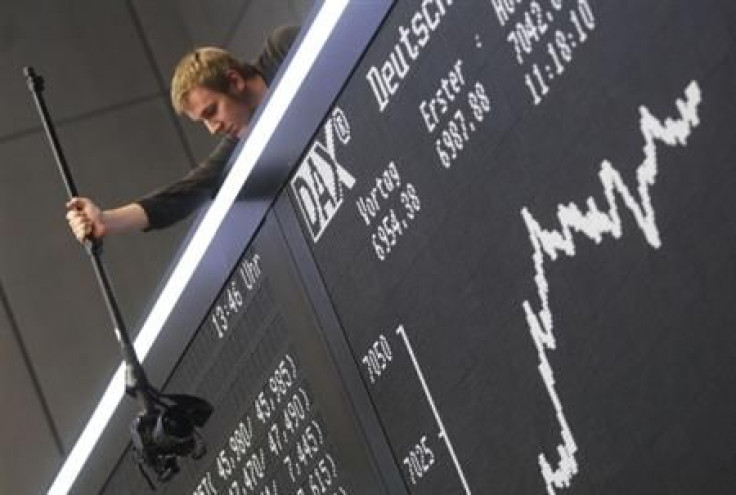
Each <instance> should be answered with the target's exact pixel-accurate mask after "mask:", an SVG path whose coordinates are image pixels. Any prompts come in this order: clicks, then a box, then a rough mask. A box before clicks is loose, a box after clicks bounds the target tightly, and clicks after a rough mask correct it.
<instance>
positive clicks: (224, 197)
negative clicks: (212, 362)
mask: <svg viewBox="0 0 736 495" xmlns="http://www.w3.org/2000/svg"><path fill="white" fill-rule="evenodd" d="M347 3H348V0H326V1H325V2H324V4H323V5H322V8H321V9H320V11H319V12H318V13H317V16H316V17H315V19H314V22H313V23H312V24H311V26H310V27H309V31H307V34H306V35H305V37H304V40H303V41H302V43H301V45H299V48H298V49H297V52H296V53H295V54H294V57H293V58H292V60H291V63H290V64H289V65H288V67H287V68H286V72H285V73H284V74H283V76H282V77H281V80H280V82H279V84H278V86H277V87H276V88H275V89H274V92H273V94H272V95H271V96H270V100H269V102H268V105H267V106H266V107H265V108H264V109H263V112H262V114H261V116H260V118H259V119H258V122H256V124H255V126H254V127H253V128H252V130H251V133H250V135H249V137H248V139H247V140H246V142H245V144H244V146H243V149H242V150H241V152H240V154H239V155H238V158H237V159H236V161H235V163H234V165H233V167H232V169H231V171H230V173H229V174H228V176H227V178H226V179H225V181H224V183H223V184H222V187H221V188H220V191H219V193H218V194H217V197H215V200H214V201H213V203H212V205H211V206H210V208H209V210H208V211H207V213H206V214H205V216H204V218H203V219H202V221H201V222H200V224H199V226H198V227H197V230H196V231H195V233H194V235H193V236H192V239H191V242H190V243H189V244H188V245H187V247H186V249H185V250H184V253H183V254H182V256H181V258H180V260H179V262H178V263H177V265H176V267H175V268H174V271H173V272H172V274H171V276H170V277H169V280H168V281H167V282H166V285H165V286H164V289H163V290H162V291H161V296H160V297H159V298H158V300H157V301H156V304H155V305H154V307H153V309H152V310H151V312H150V313H149V315H148V318H146V321H145V322H144V323H143V327H142V328H141V330H140V333H139V334H138V337H137V338H136V340H135V349H136V353H137V354H138V357H139V359H140V360H141V361H143V359H145V357H146V355H147V354H148V351H149V350H150V349H151V347H152V346H153V344H154V342H155V341H156V338H157V337H158V335H159V333H160V332H161V328H162V327H163V325H164V323H165V322H166V320H167V319H168V317H169V315H170V314H171V311H172V310H173V308H174V305H175V304H176V302H177V301H178V300H179V297H180V296H181V294H182V292H183V291H184V288H185V287H186V285H187V283H189V279H190V278H191V277H192V274H193V273H194V270H195V269H196V268H197V266H198V265H199V262H200V261H201V259H202V257H203V256H204V253H205V252H206V251H207V247H208V246H209V245H210V242H211V241H212V239H213V237H214V236H215V233H216V232H217V229H218V228H219V227H220V224H221V223H222V221H223V219H224V218H225V215H226V214H227V212H228V211H229V210H230V207H231V206H232V204H233V202H234V201H235V198H236V197H237V195H238V193H239V192H240V190H241V188H242V187H243V184H244V183H245V181H246V179H247V178H248V176H249V175H250V173H251V170H253V166H254V165H255V164H256V162H257V161H258V159H259V158H260V156H261V153H262V152H263V149H264V148H265V146H266V144H267V143H268V141H269V139H270V138H271V135H272V134H273V132H274V130H275V129H276V127H277V126H278V124H279V122H281V118H282V117H283V116H284V113H285V112H286V109H287V108H288V107H289V105H290V104H291V101H292V99H293V98H294V96H295V95H296V93H297V91H298V90H299V88H300V86H301V83H302V81H304V80H305V79H306V77H307V74H308V73H309V71H310V69H311V68H312V65H313V64H314V61H315V60H316V58H317V55H319V53H320V51H321V50H322V47H323V46H324V44H325V42H326V41H327V38H329V36H330V34H331V33H332V30H333V29H334V27H335V25H336V24H337V22H338V21H339V19H340V17H341V16H342V13H343V11H344V10H345V7H346V6H347ZM124 393H125V384H124V364H121V365H120V367H119V368H118V370H117V371H116V372H115V374H114V375H113V377H112V379H111V380H110V383H109V384H108V386H107V389H106V390H105V393H104V394H103V396H102V399H101V400H100V402H99V404H97V407H96V408H95V411H94V413H92V416H91V417H90V419H89V421H88V423H87V425H86V426H85V428H84V430H83V431H82V434H81V435H80V436H79V438H78V439H77V442H76V443H75V444H74V448H72V451H71V452H70V453H69V455H68V456H67V458H66V460H65V461H64V465H63V466H62V467H61V469H60V470H59V472H58V473H57V474H56V478H55V479H54V482H53V484H52V485H51V487H50V488H49V491H48V494H49V495H61V494H66V493H68V492H69V490H70V489H71V487H72V485H73V484H74V481H75V480H76V479H77V476H79V473H80V472H81V470H82V468H83V467H84V464H85V463H86V462H87V459H88V458H89V455H90V454H91V453H92V449H93V448H94V446H95V445H96V444H97V441H98V440H99V438H100V436H101V435H102V432H103V431H104V429H105V428H106V427H107V424H108V422H109V421H110V418H111V417H112V415H113V413H114V412H115V409H117V407H118V405H119V403H120V400H121V399H122V397H123V395H124Z"/></svg>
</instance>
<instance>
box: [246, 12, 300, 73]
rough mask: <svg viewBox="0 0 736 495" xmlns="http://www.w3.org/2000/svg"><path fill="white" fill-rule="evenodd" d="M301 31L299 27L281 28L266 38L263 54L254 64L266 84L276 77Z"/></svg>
mask: <svg viewBox="0 0 736 495" xmlns="http://www.w3.org/2000/svg"><path fill="white" fill-rule="evenodd" d="M299 29H300V27H299V26H279V27H277V28H276V29H274V30H273V31H271V34H269V35H268V37H267V38H266V41H265V42H264V43H263V49H262V50H261V54H260V55H259V56H258V60H257V61H256V63H255V64H254V65H255V66H256V68H257V69H258V70H259V71H260V72H261V74H262V75H263V77H264V79H265V80H266V84H270V83H271V81H272V80H273V78H274V77H275V75H276V72H278V70H279V67H281V63H282V62H283V61H284V59H285V58H286V55H287V54H288V53H289V50H290V49H291V46H292V45H293V44H294V41H295V40H296V37H297V36H298V35H299Z"/></svg>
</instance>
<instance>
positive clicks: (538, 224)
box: [104, 0, 736, 495]
mask: <svg viewBox="0 0 736 495" xmlns="http://www.w3.org/2000/svg"><path fill="white" fill-rule="evenodd" d="M732 3H733V2H732V1H731V0H702V1H698V2H693V1H686V0H680V1H674V0H673V1H654V0H649V1H642V0H630V1H613V2H604V1H599V0H530V1H526V0H462V1H460V0H454V1H451V0H421V1H420V0H412V1H410V0H406V1H401V2H395V4H394V6H393V7H392V8H391V11H390V13H389V15H388V17H387V19H386V20H385V21H384V22H383V24H382V25H381V26H380V28H379V29H378V30H377V32H376V34H375V37H374V39H373V41H372V43H371V44H370V46H369V47H368V48H367V50H366V51H365V52H364V54H363V57H362V59H361V60H360V62H359V63H358V64H357V66H356V67H355V68H354V71H353V73H352V76H351V77H350V79H349V81H348V82H347V84H346V86H345V87H344V89H343V90H342V92H341V94H340V96H339V97H338V99H337V101H336V102H335V103H334V105H333V106H332V108H331V109H330V110H329V112H328V114H327V117H326V118H325V119H324V121H323V122H322V124H321V125H320V127H319V128H318V129H317V130H316V133H315V136H314V138H313V140H312V142H311V143H310V144H309V145H308V146H307V147H306V148H305V149H304V153H303V155H302V157H301V159H300V160H299V161H298V163H297V164H296V166H295V168H294V171H293V174H292V176H291V179H290V180H289V182H288V184H287V185H286V189H285V190H284V192H283V194H282V195H281V196H280V198H279V199H278V201H277V203H276V206H275V207H274V208H273V209H272V210H271V211H270V213H269V214H268V216H267V218H266V220H265V222H264V224H263V225H262V227H261V229H260V231H259V232H258V234H257V235H256V236H255V238H254V239H253V241H252V242H251V243H250V244H249V247H248V248H247V249H246V251H245V253H244V254H243V255H242V256H241V257H240V260H239V261H238V263H237V265H236V266H235V268H234V269H233V271H232V274H231V275H230V277H229V278H228V280H227V282H226V283H225V284H224V285H223V286H222V290H221V291H220V292H219V294H218V295H217V296H216V297H215V296H214V295H213V296H212V298H211V299H209V300H212V299H214V300H215V302H214V304H213V305H212V307H211V308H210V309H209V311H208V312H207V313H206V314H205V315H203V316H202V317H201V324H200V325H199V330H198V331H197V332H196V334H194V337H193V340H192V341H191V342H190V344H189V346H188V347H187V349H186V351H185V353H184V354H183V355H182V356H181V359H180V360H179V363H178V364H177V366H176V368H175V369H174V370H173V372H172V374H171V378H170V380H169V382H168V383H167V385H166V389H167V390H171V391H179V392H186V393H193V394H197V395H200V396H202V397H204V398H206V399H208V400H210V401H211V402H212V403H213V404H214V406H215V413H214V415H213V417H212V419H211V420H210V422H209V423H208V424H207V426H206V427H205V429H204V430H203V435H204V437H205V439H206V441H207V444H208V446H209V451H208V454H207V455H206V456H205V458H204V459H202V460H199V461H192V460H186V461H184V462H183V463H182V472H181V473H180V474H179V475H178V476H177V477H176V478H174V480H173V481H172V482H171V483H169V484H167V485H164V486H162V487H160V489H159V491H158V492H157V493H171V494H190V493H191V494H193V495H213V494H233V495H234V494H238V495H250V494H257V495H277V494H278V495H284V494H297V495H348V494H367V495H375V494H382V493H391V494H394V493H396V494H399V493H402V494H403V493H412V494H437V495H446V494H470V493H475V494H484V495H485V494H542V493H548V494H561V493H570V494H585V495H588V494H592V493H596V494H612V495H614V494H615V495H618V494H622V493H626V494H646V495H651V494H723V493H736V469H734V466H736V393H734V384H736V359H734V356H736V332H734V328H736V304H734V303H733V300H734V287H736V255H734V248H735V247H736V229H734V228H733V227H732V225H733V223H734V222H733V221H732V218H731V217H732V215H733V212H734V211H736V196H734V194H733V193H732V191H733V190H734V187H735V186H736V173H734V169H733V164H734V162H735V161H736V140H735V139H734V138H733V132H734V131H733V130H734V129H736V105H734V87H735V86H734V81H736V27H735V26H736V22H735V21H736V7H734V6H733V5H732ZM287 124H288V123H287ZM312 127H313V126H312ZM310 133H311V128H310ZM300 149H301V148H300ZM247 192H248V191H247V188H246V195H247ZM260 199H261V200H263V198H260ZM259 218H260V217H259ZM233 249H234V248H233ZM240 250H241V248H238V249H237V251H235V254H236V255H237V253H239V252H240ZM199 320H200V318H199V317H198V318H197V321H199ZM148 492H149V489H148V487H147V486H146V484H145V482H144V480H143V478H142V477H140V476H139V474H138V473H137V470H136V468H135V466H134V465H133V464H132V463H131V462H129V461H128V460H127V459H126V458H123V459H121V462H120V463H119V464H118V467H117V468H116V470H115V471H114V472H113V473H112V474H111V476H110V478H109V480H108V482H107V485H106V486H105V489H104V493H106V494H117V493H136V494H138V493H148Z"/></svg>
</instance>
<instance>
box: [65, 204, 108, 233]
mask: <svg viewBox="0 0 736 495" xmlns="http://www.w3.org/2000/svg"><path fill="white" fill-rule="evenodd" d="M66 209H67V213H66V220H67V222H69V228H70V229H71V231H72V233H73V234H74V237H76V238H77V240H78V241H79V242H84V240H85V239H87V238H90V239H102V237H104V235H105V230H106V228H105V222H104V219H103V215H102V210H100V208H99V207H98V206H97V205H96V204H94V203H93V202H92V200H90V199H88V198H72V199H71V200H70V201H69V202H68V203H67V204H66Z"/></svg>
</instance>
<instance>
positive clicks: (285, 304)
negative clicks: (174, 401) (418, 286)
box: [103, 215, 383, 495]
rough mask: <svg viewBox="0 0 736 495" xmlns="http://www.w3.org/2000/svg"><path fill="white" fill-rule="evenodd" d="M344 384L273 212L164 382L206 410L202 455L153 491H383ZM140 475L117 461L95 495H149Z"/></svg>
mask: <svg viewBox="0 0 736 495" xmlns="http://www.w3.org/2000/svg"><path fill="white" fill-rule="evenodd" d="M344 388H345V385H343V383H342V381H341V379H340V378H339V377H338V375H337V373H336V369H335V368H334V366H333V365H331V358H330V356H329V354H328V352H327V351H326V347H325V344H324V343H323V341H322V338H321V336H320V333H319V332H318V331H317V322H316V320H315V319H314V317H313V315H312V313H311V311H310V309H309V306H308V302H307V300H306V298H305V295H304V292H303V290H302V289H301V283H300V281H299V279H298V278H297V277H296V272H295V270H294V267H293V265H292V264H291V261H290V255H289V252H288V250H287V247H286V244H285V242H284V239H283V237H282V235H281V233H280V230H279V227H278V225H277V222H276V220H275V219H274V218H273V215H270V216H269V217H268V218H267V219H266V221H265V223H264V225H263V226H262V227H261V229H260V231H259V233H258V235H257V236H256V237H255V239H254V240H253V242H252V243H251V244H250V247H249V248H248V249H247V250H246V252H245V253H244V254H243V256H242V258H241V259H240V261H239V262H238V264H237V266H236V267H235V270H234V271H233V273H232V275H231V276H230V277H229V278H228V280H227V282H226V283H225V285H224V287H223V290H222V292H221V293H220V294H219V295H218V296H217V299H216V301H215V303H214V305H213V307H212V308H211V310H210V311H209V312H208V313H207V315H206V317H205V319H204V321H203V323H202V325H201V326H200V328H199V330H198V331H197V334H196V336H195V338H194V339H193V340H192V342H191V343H190V345H189V347H188V348H187V350H186V352H185V354H184V355H183V356H182V359H181V360H180V362H179V363H178V365H177V366H176V368H175V369H174V370H173V373H172V378H171V380H170V381H169V383H167V385H166V390H172V391H186V392H187V393H191V394H195V395H197V396H199V397H203V398H205V399H206V400H208V401H209V402H210V403H211V404H213V405H214V407H215V412H214V413H213V416H212V418H211V419H210V420H209V422H208V423H207V425H206V427H205V428H204V429H203V430H202V432H201V433H202V436H203V439H204V440H205V442H206V445H207V446H208V452H207V455H205V456H204V458H202V459H199V460H196V461H195V460H191V459H186V460H184V461H182V462H181V468H182V471H181V472H180V473H179V474H177V475H176V476H175V477H174V478H173V480H172V481H170V482H168V483H166V484H162V485H159V486H158V489H157V490H156V491H155V493H164V494H165V493H169V494H184V493H191V494H193V495H216V494H230V495H241V494H242V495H245V494H259V495H279V494H282V495H283V494H292V493H293V494H296V495H316V494H330V495H348V494H361V493H365V494H370V493H380V492H382V491H383V488H382V486H381V483H382V482H380V479H379V478H380V477H379V475H378V474H377V472H376V470H375V468H374V467H373V460H372V459H371V456H370V455H369V454H368V452H367V448H366V445H367V444H366V441H365V439H364V438H363V436H362V431H361V430H360V429H358V427H357V425H356V423H355V421H354V419H353V418H354V416H355V412H353V411H352V409H351V407H350V405H349V404H348V400H347V394H346V392H345V391H344ZM127 454H130V453H129V452H128V453H127ZM137 471H138V470H137V468H136V466H135V465H134V463H133V462H131V459H130V458H129V456H128V455H126V456H124V457H123V459H121V462H120V464H119V466H118V468H117V469H116V471H115V473H113V475H112V476H111V477H110V479H109V480H108V482H107V485H106V486H105V489H104V490H103V493H105V494H116V493H121V494H123V493H124V494H128V493H136V494H143V493H149V492H150V493H154V492H153V491H152V490H151V489H150V487H149V486H148V485H147V483H146V480H145V479H144V478H143V476H141V474H140V473H138V472H137Z"/></svg>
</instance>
